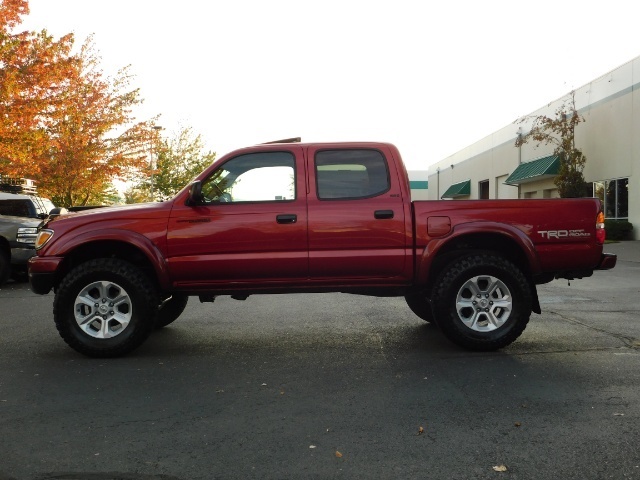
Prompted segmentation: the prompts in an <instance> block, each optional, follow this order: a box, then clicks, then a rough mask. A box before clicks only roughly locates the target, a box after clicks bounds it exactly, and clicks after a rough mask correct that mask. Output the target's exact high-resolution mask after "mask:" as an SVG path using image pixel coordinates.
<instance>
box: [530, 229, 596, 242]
mask: <svg viewBox="0 0 640 480" xmlns="http://www.w3.org/2000/svg"><path fill="white" fill-rule="evenodd" d="M538 233H539V234H540V235H541V236H542V238H546V239H548V240H551V239H552V238H554V239H556V240H560V239H561V238H579V237H590V236H591V234H590V233H589V232H585V231H584V230H538Z"/></svg>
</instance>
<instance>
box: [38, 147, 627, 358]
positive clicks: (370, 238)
mask: <svg viewBox="0 0 640 480" xmlns="http://www.w3.org/2000/svg"><path fill="white" fill-rule="evenodd" d="M604 238H605V231H604V216H603V214H602V209H601V205H600V202H599V201H598V200H597V199H595V198H582V199H544V200H533V199H532V200H529V199H527V200H466V201H413V202H412V201H411V194H410V189H409V180H408V176H407V172H406V168H405V166H404V164H403V162H402V159H401V157H400V153H399V151H398V149H397V148H396V147H395V146H393V145H391V144H388V143H374V142H366V143H365V142H358V143H277V144H265V145H257V146H253V147H249V148H244V149H240V150H236V151H234V152H231V153H229V154H227V155H225V156H223V157H221V158H220V159H218V160H217V161H216V162H215V163H214V164H213V165H211V166H210V167H209V168H208V169H206V170H205V171H204V172H202V173H201V174H200V175H199V176H198V177H196V178H195V179H194V181H193V182H192V183H191V184H190V185H187V186H186V187H185V188H184V189H183V190H182V191H180V192H179V193H178V194H177V195H176V196H175V197H174V198H173V199H171V200H169V201H165V202H157V203H146V204H138V205H129V206H118V207H113V208H103V209H98V210H89V211H85V212H78V213H71V214H68V215H61V216H59V217H56V218H53V219H51V220H49V221H47V222H46V223H45V224H44V225H43V226H42V227H41V228H40V231H39V233H38V237H37V240H36V249H37V255H36V256H35V257H33V258H32V259H31V260H30V263H29V276H30V282H31V288H32V290H33V291H34V292H36V293H39V294H47V293H49V292H50V291H51V290H52V289H53V290H54V291H55V298H54V302H53V303H54V306H53V316H54V321H55V323H56V326H57V329H58V331H59V333H60V335H61V336H62V338H63V339H64V341H65V342H66V343H67V344H68V345H69V346H71V347H72V348H74V349H75V350H77V351H78V352H81V353H83V354H85V355H88V356H95V357H113V356H118V355H123V354H125V353H128V352H130V351H132V350H133V349H134V348H136V347H138V346H139V345H140V344H142V342H144V341H145V339H146V338H147V337H148V336H149V335H150V334H151V332H152V331H153V330H154V329H156V328H161V327H165V326H167V325H169V324H170V323H171V322H173V321H174V320H176V319H177V318H178V317H179V316H180V314H181V313H182V312H183V311H184V309H185V307H186V305H187V301H188V299H189V297H191V296H197V297H199V298H200V300H201V301H213V300H214V299H215V297H216V296H218V295H230V296H232V297H233V298H236V299H245V298H247V297H248V296H249V295H255V294H274V293H299V292H309V293H311V292H344V293H352V294H361V295H373V296H380V297H392V296H401V297H404V298H405V299H406V302H407V304H408V306H409V308H410V309H411V310H412V311H413V312H414V313H415V314H416V315H417V316H419V317H420V318H422V319H423V320H425V321H428V322H432V323H435V324H436V325H437V326H438V327H439V328H440V329H441V330H442V332H443V333H444V335H445V336H446V337H447V338H448V339H450V340H451V341H453V342H454V343H456V344H458V345H460V346H462V347H465V348H468V349H473V350H495V349H498V348H501V347H504V346H506V345H509V344H510V343H511V342H513V341H514V340H516V339H517V338H518V337H519V336H520V334H521V333H522V332H523V331H524V329H525V327H526V325H527V323H528V321H529V317H530V315H531V313H532V312H535V313H540V302H539V301H538V295H537V289H536V285H537V284H541V283H546V282H550V281H552V280H553V279H555V278H566V279H574V278H582V277H587V276H590V275H592V274H593V272H594V270H607V269H610V268H613V267H614V266H615V263H616V257H615V255H611V254H605V253H603V243H604Z"/></svg>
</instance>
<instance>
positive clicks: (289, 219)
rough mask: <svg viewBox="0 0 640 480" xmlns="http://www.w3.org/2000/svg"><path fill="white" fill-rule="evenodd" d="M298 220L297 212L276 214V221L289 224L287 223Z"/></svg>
mask: <svg viewBox="0 0 640 480" xmlns="http://www.w3.org/2000/svg"><path fill="white" fill-rule="evenodd" d="M297 221H298V216H297V215H295V214H283V215H276V222H278V223H282V224H287V223H296V222H297Z"/></svg>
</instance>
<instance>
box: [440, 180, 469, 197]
mask: <svg viewBox="0 0 640 480" xmlns="http://www.w3.org/2000/svg"><path fill="white" fill-rule="evenodd" d="M469 195H471V180H465V181H464V182H460V183H454V184H453V185H451V186H450V187H449V188H447V191H446V192H444V193H443V194H442V196H441V197H440V198H458V197H468V196H469Z"/></svg>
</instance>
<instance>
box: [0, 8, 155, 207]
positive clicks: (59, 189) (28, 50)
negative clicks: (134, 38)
mask: <svg viewBox="0 0 640 480" xmlns="http://www.w3.org/2000/svg"><path fill="white" fill-rule="evenodd" d="M27 12H28V3H27V1H26V0H11V1H3V3H2V7H0V22H1V23H0V34H1V35H2V37H1V38H0V80H2V84H1V87H0V172H2V173H5V174H9V175H15V176H21V177H24V176H28V177H31V178H34V179H35V180H37V181H38V186H39V191H40V193H42V194H43V195H46V196H49V197H51V198H52V200H54V202H55V203H56V204H58V205H59V206H71V205H86V204H87V203H101V202H103V201H104V200H105V198H106V197H108V196H109V195H110V194H111V191H110V189H111V185H112V181H113V180H114V179H124V180H126V179H128V178H130V177H131V176H132V175H133V174H134V173H135V172H138V171H140V169H141V168H143V166H144V165H145V164H147V162H148V145H149V144H150V142H151V141H152V139H153V133H154V130H153V128H152V127H153V120H151V121H148V122H136V121H135V118H134V116H133V109H134V108H135V107H136V106H137V105H139V104H140V103H141V98H140V92H139V90H138V89H134V88H132V87H131V80H132V76H131V74H130V73H129V68H128V67H125V68H123V69H122V70H120V71H118V72H117V73H116V75H114V76H113V77H107V76H106V75H105V74H104V73H103V71H102V70H101V68H100V58H99V57H98V55H97V53H96V50H95V47H94V45H93V41H92V39H91V38H89V39H88V40H87V41H85V43H84V44H83V45H82V47H81V48H80V49H79V51H78V52H74V51H73V47H74V38H73V36H72V35H67V36H64V37H62V38H61V39H59V40H55V39H54V38H53V37H51V36H50V35H48V34H47V33H46V31H42V32H40V33H33V32H22V33H18V34H14V33H11V32H12V29H15V27H16V26H17V25H18V24H19V22H20V19H21V16H22V15H24V14H25V13H27Z"/></svg>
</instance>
